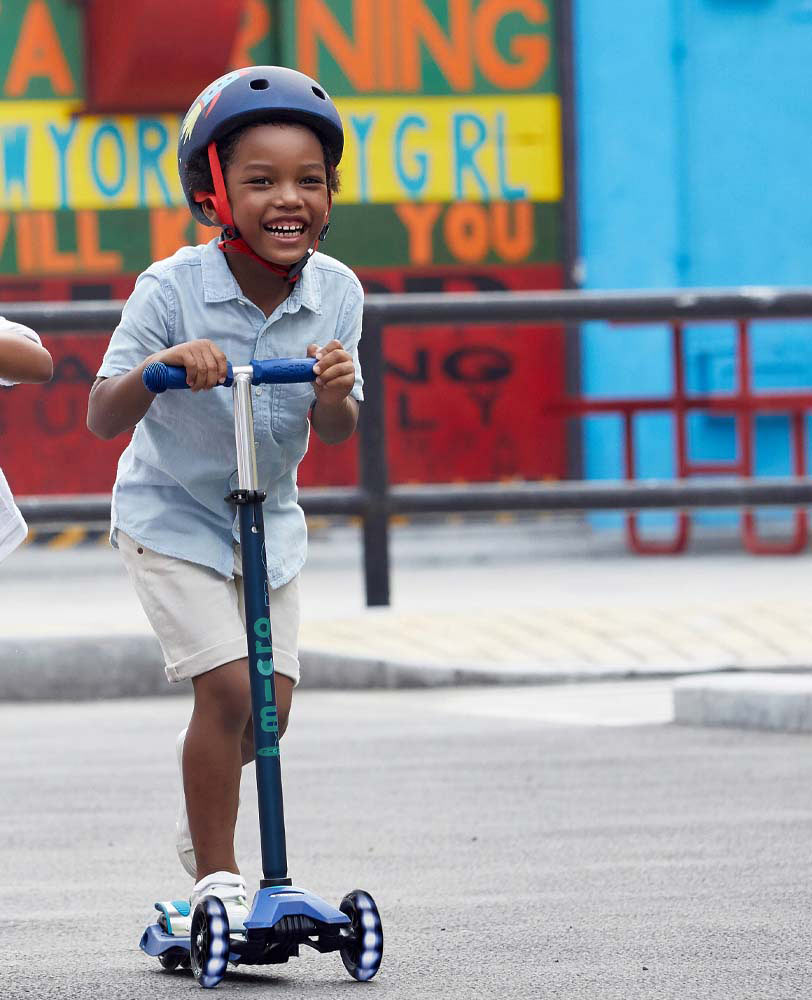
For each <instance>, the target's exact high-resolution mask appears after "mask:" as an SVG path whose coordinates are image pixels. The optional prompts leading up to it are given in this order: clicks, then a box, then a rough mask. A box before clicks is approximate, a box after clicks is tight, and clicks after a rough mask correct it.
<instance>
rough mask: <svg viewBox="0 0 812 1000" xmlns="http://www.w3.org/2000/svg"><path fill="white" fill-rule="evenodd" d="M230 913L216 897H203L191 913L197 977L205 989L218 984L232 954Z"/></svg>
mask: <svg viewBox="0 0 812 1000" xmlns="http://www.w3.org/2000/svg"><path fill="white" fill-rule="evenodd" d="M228 933H229V927H228V914H227V913H226V908H225V906H223V904H222V902H221V901H220V900H219V899H218V898H217V897H216V896H204V897H203V899H201V900H200V902H199V903H198V904H197V906H196V907H195V912H194V914H193V916H192V931H191V945H192V946H191V959H192V972H193V973H194V976H195V979H196V980H197V981H198V982H199V983H200V985H201V986H203V987H204V988H205V989H211V988H212V987H214V986H216V985H217V984H218V983H219V982H220V980H221V979H222V978H223V975H224V974H225V971H226V966H227V965H228V956H229V951H230V948H229V937H228Z"/></svg>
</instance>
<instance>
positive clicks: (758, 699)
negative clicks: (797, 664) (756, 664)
mask: <svg viewBox="0 0 812 1000" xmlns="http://www.w3.org/2000/svg"><path fill="white" fill-rule="evenodd" d="M674 722H677V723H679V724H681V725H688V726H736V727H739V728H745V729H767V730H771V731H773V732H781V733H810V732H812V676H810V675H809V674H800V673H796V674H783V675H781V676H775V675H773V674H767V673H752V674H748V675H747V676H742V675H738V676H737V675H735V674H710V675H709V676H707V677H684V678H682V679H680V680H678V681H676V682H675V684H674Z"/></svg>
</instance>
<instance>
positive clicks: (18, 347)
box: [0, 323, 54, 383]
mask: <svg viewBox="0 0 812 1000" xmlns="http://www.w3.org/2000/svg"><path fill="white" fill-rule="evenodd" d="M24 329H26V328H25V327H19V330H20V331H22V330H24ZM53 374H54V364H53V361H52V360H51V355H50V354H49V353H48V352H47V351H46V350H45V348H44V347H42V346H41V345H40V344H39V343H38V341H35V340H33V339H31V338H30V337H28V336H26V335H25V333H23V332H19V333H18V332H17V329H15V327H14V325H12V324H11V323H9V324H8V326H5V325H3V326H0V379H2V380H3V381H5V382H14V383H17V382H50V381H51V378H52V376H53Z"/></svg>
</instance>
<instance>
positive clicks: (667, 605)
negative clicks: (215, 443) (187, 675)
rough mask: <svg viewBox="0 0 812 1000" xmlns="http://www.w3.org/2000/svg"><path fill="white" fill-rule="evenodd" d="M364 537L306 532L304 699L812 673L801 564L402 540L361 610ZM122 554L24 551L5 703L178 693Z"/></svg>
mask: <svg viewBox="0 0 812 1000" xmlns="http://www.w3.org/2000/svg"><path fill="white" fill-rule="evenodd" d="M360 565H361V553H360V539H359V531H358V529H357V527H356V526H355V525H352V524H336V523H333V522H329V521H319V522H315V523H313V524H311V545H310V558H309V562H308V566H307V567H306V569H305V571H304V572H303V574H302V604H303V607H302V629H301V661H302V675H303V679H302V685H303V686H307V687H328V688H329V687H333V688H369V687H412V686H430V685H441V684H466V683H467V684H476V683H500V682H502V683H550V682H561V681H573V680H595V679H618V678H626V677H671V676H682V675H686V674H696V673H706V672H714V671H719V670H806V669H808V668H809V667H810V665H812V556H810V555H802V556H796V557H755V556H749V555H747V554H745V553H743V552H742V551H741V549H740V547H739V544H738V540H737V539H729V540H726V539H724V538H719V537H716V538H711V539H707V538H706V539H704V540H703V541H702V542H701V543H700V544H699V545H698V546H697V551H694V552H693V553H691V554H688V555H685V556H681V557H655V558H651V557H639V556H634V555H631V554H629V553H627V552H626V551H625V547H624V544H623V541H622V539H621V538H620V537H619V536H617V535H615V534H611V533H605V532H600V533H593V532H592V531H591V530H590V529H589V528H588V527H587V526H586V525H585V524H584V523H583V522H581V521H579V520H577V519H560V518H557V519H552V518H535V519H522V520H512V521H506V522H495V521H490V522H470V521H462V520H460V519H452V520H446V521H442V522H438V521H433V522H426V523H423V524H412V525H404V526H400V527H396V528H395V530H394V531H393V553H392V565H393V588H392V589H393V603H392V606H391V607H389V608H375V609H367V608H365V607H364V604H363V581H362V578H361V569H360ZM186 689H187V686H186V685H172V686H170V685H167V684H166V682H165V680H164V675H163V670H162V658H161V654H160V650H159V648H158V644H157V642H156V640H155V638H154V637H153V635H152V633H151V630H150V628H149V625H148V623H147V622H146V620H145V618H144V615H143V612H142V611H141V608H140V606H139V604H138V601H137V600H136V598H135V596H134V594H133V592H132V589H131V587H130V584H129V581H128V580H127V577H126V573H125V572H124V570H123V567H122V565H121V562H120V559H119V556H118V554H117V553H115V552H114V551H112V550H110V549H109V547H107V546H103V545H94V546H82V547H79V548H74V549H69V550H61V551H54V550H51V549H48V548H42V547H38V546H29V547H27V548H25V549H23V550H20V551H19V552H18V553H15V554H14V555H13V556H12V557H11V558H10V559H9V560H8V561H7V562H6V563H4V564H3V567H2V568H0V699H7V700H32V699H42V698H50V699H60V698H100V697H125V696H131V695H148V694H157V693H181V692H182V691H184V690H186Z"/></svg>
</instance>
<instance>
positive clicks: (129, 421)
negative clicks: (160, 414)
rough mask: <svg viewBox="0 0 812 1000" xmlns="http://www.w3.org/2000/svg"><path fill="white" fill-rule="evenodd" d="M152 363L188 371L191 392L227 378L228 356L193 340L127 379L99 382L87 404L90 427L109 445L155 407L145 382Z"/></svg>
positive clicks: (158, 356)
mask: <svg viewBox="0 0 812 1000" xmlns="http://www.w3.org/2000/svg"><path fill="white" fill-rule="evenodd" d="M152 361H163V363H164V364H166V365H177V366H179V367H182V368H185V369H186V382H187V384H188V386H189V388H190V389H191V390H192V392H199V391H200V390H201V389H211V388H213V387H214V386H215V385H221V384H222V383H223V382H224V381H225V378H226V375H227V366H226V365H227V360H226V356H225V354H223V352H222V351H221V350H220V348H219V347H218V346H217V345H216V344H215V343H213V342H212V341H211V340H190V341H189V342H188V343H184V344H176V345H175V346H174V347H168V348H167V349H166V350H164V351H158V352H157V353H156V354H151V355H150V356H149V357H148V358H145V359H144V360H143V361H142V362H141V364H140V365H138V366H137V367H136V368H133V369H132V371H129V372H126V373H125V374H124V375H114V376H112V377H110V378H97V379H96V381H95V382H94V383H93V388H92V389H91V390H90V399H89V400H88V404H87V426H88V429H89V430H91V431H92V432H93V433H94V434H95V435H96V437H100V438H102V439H104V440H105V441H109V440H110V439H111V438H114V437H115V436H116V435H117V434H121V433H123V432H124V431H129V430H132V428H133V427H135V425H136V424H137V423H138V421H139V420H140V419H141V418H142V417H143V416H144V414H145V413H146V412H147V410H148V409H149V408H150V406H151V405H152V401H153V400H154V399H155V395H154V394H153V393H151V392H150V391H149V389H147V387H146V386H145V385H144V382H143V380H142V377H141V376H142V375H143V372H144V369H145V368H146V366H147V365H148V364H149V363H150V362H152Z"/></svg>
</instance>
